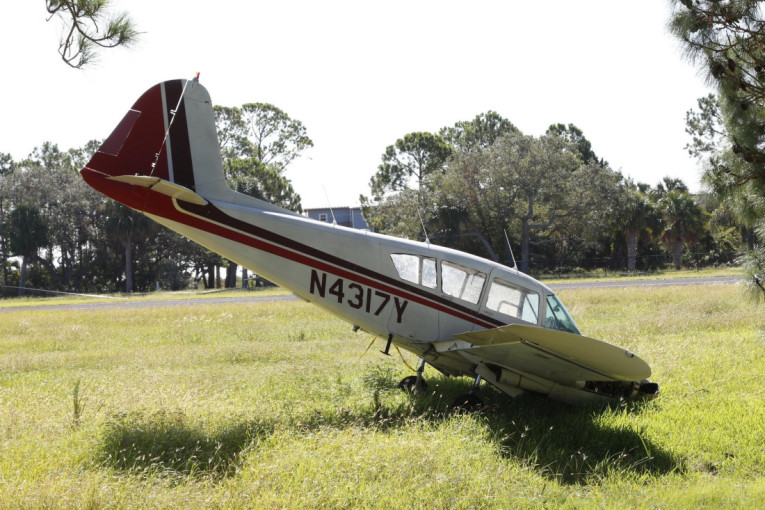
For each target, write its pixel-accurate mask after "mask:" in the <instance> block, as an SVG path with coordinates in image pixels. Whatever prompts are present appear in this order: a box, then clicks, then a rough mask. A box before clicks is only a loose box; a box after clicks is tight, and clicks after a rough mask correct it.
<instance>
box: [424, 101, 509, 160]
mask: <svg viewBox="0 0 765 510" xmlns="http://www.w3.org/2000/svg"><path fill="white" fill-rule="evenodd" d="M507 133H516V134H517V133H520V130H519V129H518V128H516V127H515V126H514V125H513V123H512V122H510V121H509V120H507V119H505V118H504V117H502V116H501V115H499V114H498V113H497V112H494V111H488V112H486V113H481V114H479V115H476V117H475V119H473V120H469V121H460V122H457V123H456V124H454V127H445V128H442V129H441V131H439V134H440V135H441V136H442V137H443V138H444V140H446V142H447V143H448V144H449V145H451V146H452V147H453V148H454V149H455V150H456V151H459V152H475V151H482V150H484V149H488V148H489V147H491V146H492V145H493V144H494V142H496V141H497V140H498V139H499V138H500V137H501V136H503V135H505V134H507Z"/></svg>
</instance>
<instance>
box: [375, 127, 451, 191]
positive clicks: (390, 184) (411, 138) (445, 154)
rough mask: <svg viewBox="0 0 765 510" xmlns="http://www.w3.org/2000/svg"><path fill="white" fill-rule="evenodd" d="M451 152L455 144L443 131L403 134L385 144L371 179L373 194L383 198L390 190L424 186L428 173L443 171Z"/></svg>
mask: <svg viewBox="0 0 765 510" xmlns="http://www.w3.org/2000/svg"><path fill="white" fill-rule="evenodd" d="M451 153H452V147H451V146H450V145H449V144H448V143H447V142H446V140H444V138H443V137H442V136H440V135H434V134H432V133H424V132H417V133H408V134H406V135H404V137H403V138H399V139H398V140H396V143H395V144H394V145H389V146H388V147H386V149H385V152H384V153H383V155H382V163H381V164H380V166H379V167H377V173H376V174H375V175H373V176H372V179H371V180H370V181H369V185H370V187H371V190H372V196H373V197H374V199H375V200H376V201H381V200H382V199H383V197H384V196H385V195H386V194H387V193H390V192H398V191H402V190H405V189H408V188H413V189H417V190H422V189H423V184H425V182H426V180H427V178H428V177H429V176H431V175H432V174H436V173H438V172H442V171H443V169H444V164H445V163H446V160H447V159H448V158H449V156H450V155H451ZM412 179H414V183H412V182H411V181H412Z"/></svg>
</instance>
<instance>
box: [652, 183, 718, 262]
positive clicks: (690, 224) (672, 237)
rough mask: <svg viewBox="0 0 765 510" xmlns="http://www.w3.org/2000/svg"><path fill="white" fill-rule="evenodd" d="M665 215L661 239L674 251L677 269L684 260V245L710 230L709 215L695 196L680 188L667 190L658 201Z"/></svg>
mask: <svg viewBox="0 0 765 510" xmlns="http://www.w3.org/2000/svg"><path fill="white" fill-rule="evenodd" d="M658 205H659V209H660V210H661V212H662V215H663V216H664V231H663V232H662V235H661V239H662V241H664V243H665V244H666V245H667V246H668V247H669V249H670V251H671V252H672V258H673V261H674V264H675V269H676V270H679V269H680V266H681V264H682V262H683V246H684V245H686V244H693V243H695V242H696V241H698V240H699V238H700V237H701V236H703V235H704V233H705V232H706V231H707V230H709V225H708V216H709V213H707V212H706V211H705V210H704V209H702V208H701V207H700V206H699V205H698V204H697V203H696V201H695V200H693V197H691V195H690V194H689V193H688V192H686V191H680V190H676V189H675V190H670V191H667V192H666V193H665V194H664V195H663V196H662V197H661V198H660V199H659V202H658Z"/></svg>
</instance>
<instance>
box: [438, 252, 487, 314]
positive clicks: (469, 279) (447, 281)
mask: <svg viewBox="0 0 765 510" xmlns="http://www.w3.org/2000/svg"><path fill="white" fill-rule="evenodd" d="M485 281H486V275H485V274H484V273H481V272H480V271H476V270H474V269H470V268H467V267H464V266H460V265H457V264H454V263H452V262H447V261H442V262H441V290H442V291H443V293H444V294H446V295H447V296H453V297H456V298H458V299H462V300H464V301H467V302H469V303H473V304H475V303H478V300H479V299H480V298H481V290H482V289H483V284H484V282H485Z"/></svg>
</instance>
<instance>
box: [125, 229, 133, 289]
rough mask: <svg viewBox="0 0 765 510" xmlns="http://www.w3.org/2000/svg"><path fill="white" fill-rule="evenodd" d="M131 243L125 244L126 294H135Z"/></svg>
mask: <svg viewBox="0 0 765 510" xmlns="http://www.w3.org/2000/svg"><path fill="white" fill-rule="evenodd" d="M131 248H132V247H131V245H130V241H126V242H125V292H127V293H128V294H130V293H131V292H133V250H132V249H131Z"/></svg>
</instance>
